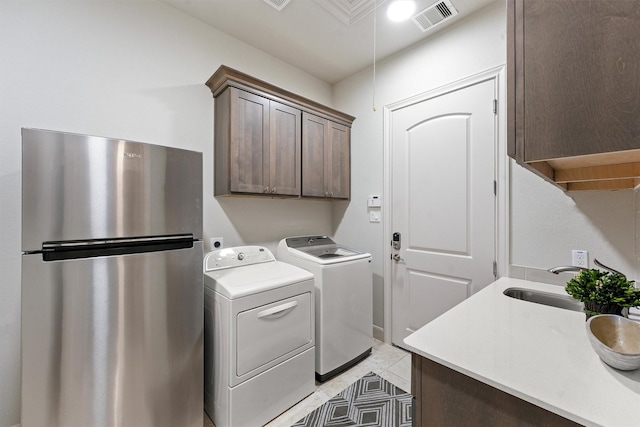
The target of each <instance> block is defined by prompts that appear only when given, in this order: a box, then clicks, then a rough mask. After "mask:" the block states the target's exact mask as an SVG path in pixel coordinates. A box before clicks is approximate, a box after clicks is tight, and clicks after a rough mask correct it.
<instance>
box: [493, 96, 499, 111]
mask: <svg viewBox="0 0 640 427" xmlns="http://www.w3.org/2000/svg"><path fill="white" fill-rule="evenodd" d="M493 114H498V100H497V99H494V100H493Z"/></svg>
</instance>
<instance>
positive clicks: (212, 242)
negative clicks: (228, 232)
mask: <svg viewBox="0 0 640 427" xmlns="http://www.w3.org/2000/svg"><path fill="white" fill-rule="evenodd" d="M223 247H224V239H223V238H222V237H212V238H210V239H209V248H210V249H211V250H212V251H217V250H218V249H222V248H223Z"/></svg>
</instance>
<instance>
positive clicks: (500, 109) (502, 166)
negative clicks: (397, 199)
mask: <svg viewBox="0 0 640 427" xmlns="http://www.w3.org/2000/svg"><path fill="white" fill-rule="evenodd" d="M505 75H506V70H505V66H504V65H501V66H499V67H495V68H491V69H489V70H486V71H483V72H480V73H477V74H473V75H471V76H468V77H465V78H462V79H460V80H457V81H454V82H452V83H448V84H446V85H444V86H440V87H438V88H435V89H432V90H429V91H427V92H423V93H420V94H417V95H414V96H411V97H409V98H406V99H402V100H400V101H396V102H393V103H391V104H388V105H385V106H384V112H383V113H384V121H383V129H384V131H383V136H384V142H383V150H384V152H383V191H382V194H383V197H382V210H383V212H386V215H383V224H382V229H383V231H382V232H383V247H384V255H383V259H384V262H383V263H382V272H383V279H384V287H383V294H384V303H383V307H384V323H383V325H384V342H385V343H391V298H392V296H391V293H392V292H391V285H392V283H391V245H390V243H388V242H390V241H391V233H392V232H393V230H392V229H391V226H392V224H391V219H392V217H393V209H392V203H391V188H392V182H391V181H392V176H391V165H392V161H393V159H392V150H391V139H392V129H391V122H392V120H391V119H392V114H393V112H394V111H396V110H399V109H401V108H405V107H407V106H410V105H412V104H416V103H419V102H423V101H427V100H429V99H433V98H436V97H438V96H441V95H444V94H447V93H450V92H454V91H457V90H460V89H464V88H465V87H468V86H473V85H475V84H478V83H482V82H485V81H488V80H494V81H495V94H494V95H495V99H497V100H498V105H497V114H496V115H495V118H494V120H495V129H496V137H495V140H494V150H495V175H494V176H495V177H496V178H495V179H496V182H497V183H498V185H497V189H496V198H495V213H496V215H495V230H496V235H495V250H496V253H495V260H496V262H497V277H502V276H505V275H508V274H509V209H508V207H509V187H510V186H509V182H510V169H509V168H510V163H509V159H508V157H507V149H506V148H507V147H506V145H507V144H506V135H507V133H506V124H507V121H506V77H505Z"/></svg>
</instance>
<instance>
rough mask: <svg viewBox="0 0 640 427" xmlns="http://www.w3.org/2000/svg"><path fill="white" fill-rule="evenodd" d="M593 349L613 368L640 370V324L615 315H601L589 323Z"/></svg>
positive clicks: (594, 317)
mask: <svg viewBox="0 0 640 427" xmlns="http://www.w3.org/2000/svg"><path fill="white" fill-rule="evenodd" d="M587 335H588V336H589V342H590V343H591V347H593V349H594V350H595V352H596V353H597V354H598V356H600V359H602V361H603V362H604V363H606V364H607V365H609V366H611V367H612V368H616V369H620V370H623V371H631V370H634V369H638V368H640V323H638V322H635V321H633V320H629V319H627V318H625V317H622V316H617V315H614V314H599V315H597V316H593V317H591V318H590V319H589V320H588V321H587Z"/></svg>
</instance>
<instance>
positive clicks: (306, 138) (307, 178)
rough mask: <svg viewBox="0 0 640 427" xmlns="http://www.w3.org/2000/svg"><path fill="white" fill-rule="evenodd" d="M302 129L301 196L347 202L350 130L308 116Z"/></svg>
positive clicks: (322, 119)
mask: <svg viewBox="0 0 640 427" xmlns="http://www.w3.org/2000/svg"><path fill="white" fill-rule="evenodd" d="M302 129H303V134H302V171H303V176H302V195H303V196H310V197H330V198H333V199H349V196H350V129H349V128H348V127H347V126H344V125H341V124H339V123H335V122H332V121H331V120H327V119H325V118H322V117H319V116H316V115H313V114H309V113H303V115H302Z"/></svg>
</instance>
